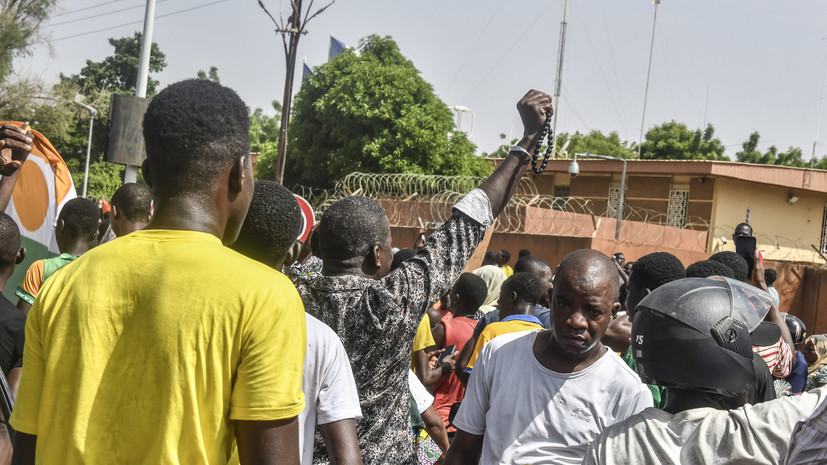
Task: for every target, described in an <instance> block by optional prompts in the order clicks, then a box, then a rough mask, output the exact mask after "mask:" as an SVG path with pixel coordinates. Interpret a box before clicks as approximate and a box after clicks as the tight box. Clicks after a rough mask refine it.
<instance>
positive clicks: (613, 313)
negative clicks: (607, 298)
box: [612, 302, 621, 319]
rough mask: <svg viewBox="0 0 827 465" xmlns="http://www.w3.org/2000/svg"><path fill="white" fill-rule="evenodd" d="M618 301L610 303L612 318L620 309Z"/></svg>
mask: <svg viewBox="0 0 827 465" xmlns="http://www.w3.org/2000/svg"><path fill="white" fill-rule="evenodd" d="M620 307H621V305H620V302H615V303H613V304H612V319H614V317H616V316H617V312H618V311H620Z"/></svg>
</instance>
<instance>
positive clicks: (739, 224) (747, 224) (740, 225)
mask: <svg viewBox="0 0 827 465" xmlns="http://www.w3.org/2000/svg"><path fill="white" fill-rule="evenodd" d="M741 228H747V229H749V235H750V236H752V234H753V230H752V226H750V224H749V223H738V226H735V232H738V230H739V229H741Z"/></svg>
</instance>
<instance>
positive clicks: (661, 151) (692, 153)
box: [640, 120, 729, 160]
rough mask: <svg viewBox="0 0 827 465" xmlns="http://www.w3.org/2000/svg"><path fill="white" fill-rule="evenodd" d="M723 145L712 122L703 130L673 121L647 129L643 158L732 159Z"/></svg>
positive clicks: (642, 150) (642, 152) (641, 156)
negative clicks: (690, 128) (725, 151)
mask: <svg viewBox="0 0 827 465" xmlns="http://www.w3.org/2000/svg"><path fill="white" fill-rule="evenodd" d="M724 150H725V147H724V144H723V143H722V142H721V140H720V139H718V138H716V137H715V128H714V127H713V126H712V125H711V124H709V125H707V127H706V129H705V130H703V131H701V130H700V129H696V130H695V131H691V130H689V129H688V128H687V127H686V125H685V124H683V123H678V122H675V121H674V120H673V121H670V122H668V123H663V124H661V125H659V126H655V127H653V128H652V129H650V130H649V131H647V132H646V140H645V141H644V142H643V146H642V147H641V154H640V158H642V159H645V160H729V158H728V157H727V156H725V155H724Z"/></svg>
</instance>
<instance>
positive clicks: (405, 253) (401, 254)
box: [391, 249, 416, 271]
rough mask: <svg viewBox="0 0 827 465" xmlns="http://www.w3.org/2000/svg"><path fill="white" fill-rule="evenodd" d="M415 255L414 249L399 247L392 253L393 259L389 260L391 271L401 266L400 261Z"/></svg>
mask: <svg viewBox="0 0 827 465" xmlns="http://www.w3.org/2000/svg"><path fill="white" fill-rule="evenodd" d="M414 255H416V250H414V249H399V250H397V251H396V253H395V254H393V261H392V262H391V271H393V270H395V269H397V268H399V267H400V266H402V262H404V261H405V260H407V259H409V258H411V257H413V256H414Z"/></svg>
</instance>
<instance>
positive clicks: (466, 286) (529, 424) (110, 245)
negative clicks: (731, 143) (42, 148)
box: [0, 80, 827, 465]
mask: <svg viewBox="0 0 827 465" xmlns="http://www.w3.org/2000/svg"><path fill="white" fill-rule="evenodd" d="M517 109H518V111H519V114H520V117H521V120H522V123H523V127H524V134H523V137H522V139H521V140H520V141H519V142H518V143H517V145H515V146H514V147H512V148H511V150H510V151H509V153H508V155H507V157H506V158H505V159H504V160H503V162H502V163H501V164H500V165H499V166H498V167H497V168H496V170H495V171H494V173H493V174H492V175H491V176H490V177H488V178H487V179H486V180H484V181H483V182H482V183H481V184H480V186H479V187H478V188H476V189H473V190H472V191H471V192H469V193H468V194H467V195H466V196H465V197H464V198H463V199H461V200H460V201H459V202H458V203H457V204H456V205H454V207H453V213H452V216H451V217H450V219H448V220H447V221H446V222H445V223H443V224H442V225H441V226H440V227H438V228H437V229H436V230H435V231H434V232H433V233H432V234H430V235H429V236H427V237H425V236H424V234H422V235H421V237H417V241H416V243H415V244H413V248H410V249H407V248H403V249H396V248H395V247H394V245H395V243H394V239H393V237H392V235H391V228H390V224H389V222H388V218H387V216H386V214H385V212H384V210H383V209H382V207H381V206H380V205H379V204H378V203H376V202H375V201H373V200H371V199H368V198H366V197H361V196H350V197H345V198H343V199H340V200H338V201H336V202H335V203H333V204H332V205H330V206H329V207H328V208H327V209H326V210H325V211H324V213H323V215H322V216H321V220H320V222H319V224H318V226H317V227H316V228H315V229H314V231H313V232H312V234H311V235H310V236H309V237H308V238H307V240H306V241H301V240H300V239H297V238H299V237H300V234H301V231H302V227H303V224H302V221H303V220H302V213H301V209H300V208H299V205H298V203H297V201H296V199H295V198H294V196H293V195H292V194H291V193H290V191H289V190H287V189H286V188H284V187H283V186H281V185H280V184H277V183H275V182H272V181H256V182H254V181H253V173H252V166H251V161H250V156H249V148H250V143H249V119H248V114H247V109H246V106H245V105H244V103H243V102H242V101H241V99H240V98H239V97H238V95H237V94H236V93H235V92H234V91H232V90H231V89H228V88H226V87H223V86H221V85H220V84H218V83H214V82H210V81H205V80H189V81H182V82H179V83H176V84H173V85H171V86H169V87H167V88H166V89H164V90H163V91H162V92H160V93H159V94H158V95H157V96H156V97H155V98H154V99H153V100H152V102H151V103H150V105H149V107H148V109H147V112H146V115H145V117H144V123H143V131H144V138H145V141H146V149H147V158H146V160H145V162H144V164H143V167H142V172H143V178H144V180H145V181H146V183H147V185H148V186H144V185H143V184H125V185H124V186H122V187H121V188H120V189H119V190H118V191H117V192H116V193H115V195H114V196H113V197H112V199H111V205H112V209H111V213H110V214H109V216H108V217H107V218H106V220H107V221H108V224H106V223H101V214H100V210H99V208H98V206H97V205H96V204H94V203H93V202H91V201H89V200H86V199H82V198H77V199H73V200H71V201H69V202H67V203H66V204H65V205H64V206H63V208H62V210H61V212H60V215H59V217H58V219H57V221H56V222H55V236H56V238H57V244H58V247H59V249H60V252H61V254H60V255H59V256H57V257H54V258H48V259H45V260H39V261H36V262H35V263H34V264H33V265H31V266H30V267H29V269H28V270H27V272H26V276H25V279H24V280H23V282H22V283H21V285H20V286H19V288H17V289H16V292H15V295H16V296H17V298H18V301H17V302H16V305H15V304H14V303H12V302H9V301H8V300H7V299H5V298H0V328H2V331H0V368H2V370H3V374H4V375H5V377H6V379H7V381H8V384H9V387H10V391H11V393H12V394H13V396H14V397H15V399H16V402H15V405H14V409H13V411H12V414H11V418H10V419H9V420H8V423H9V424H10V426H11V428H13V430H14V444H13V458H12V461H13V462H12V463H15V464H34V463H44V464H53V463H62V464H74V463H78V464H81V463H83V464H86V463H89V464H94V463H106V464H109V463H182V464H195V463H210V464H219V463H220V464H225V463H242V464H253V463H255V464H276V463H290V464H299V463H301V464H313V463H330V464H349V465H353V464H362V463H364V464H377V465H378V464H393V465H397V464H417V465H418V464H427V465H431V464H434V463H444V464H448V465H459V464H468V465H475V464H484V465H489V464H544V463H545V464H581V463H584V464H644V463H659V464H660V463H662V464H686V463H709V464H720V463H759V464H764V463H767V464H781V463H788V464H815V463H827V447H825V446H827V414H825V409H826V408H827V399H825V397H827V389H826V388H823V387H822V386H824V385H825V384H827V336H824V335H815V336H810V337H807V336H806V328H805V327H804V324H803V323H802V322H801V320H800V319H798V318H796V317H795V316H792V315H785V314H783V313H781V312H780V311H779V305H780V302H779V296H778V293H777V292H773V291H774V288H773V287H772V284H773V282H774V281H775V279H777V275H776V274H775V273H774V271H773V270H770V269H767V270H765V269H764V266H763V262H762V258H761V256H760V253H759V252H756V253H755V255H754V256H752V257H747V258H751V259H752V260H746V259H745V258H744V257H742V256H741V255H739V254H737V253H735V252H719V253H716V254H714V255H712V256H711V257H709V259H708V260H704V261H700V262H697V263H693V264H691V265H690V266H688V267H684V265H683V263H681V261H680V260H678V259H677V258H676V257H675V256H674V255H672V254H670V253H667V252H655V253H651V254H648V255H644V256H641V257H638V258H637V259H636V260H635V261H634V262H631V261H629V262H627V261H626V257H625V255H624V254H623V253H615V254H613V255H612V256H611V257H609V256H606V255H604V254H602V253H601V252H599V251H596V250H575V251H572V252H571V253H569V254H568V255H566V256H565V258H563V259H562V260H561V261H560V262H559V263H548V262H547V261H545V260H544V259H543V258H541V257H540V256H537V255H533V254H532V253H531V252H530V251H529V250H521V251H520V252H519V255H518V257H517V259H516V260H514V261H513V262H512V259H511V254H510V253H509V252H508V251H507V250H500V251H494V250H491V251H488V252H487V253H486V254H485V258H484V260H483V262H482V265H481V266H479V267H478V268H476V269H473V270H468V268H469V267H468V262H469V260H470V259H471V257H472V255H473V254H474V252H475V250H476V248H477V246H478V244H480V242H481V241H482V240H483V237H484V236H485V233H486V230H487V229H488V228H490V227H491V225H492V223H493V221H494V219H495V218H496V217H497V215H498V214H499V213H500V212H501V211H502V210H503V208H504V207H505V206H506V204H507V203H508V201H509V199H510V197H511V196H512V194H513V193H514V190H515V188H516V185H517V184H518V181H519V179H520V177H521V176H522V175H523V174H524V172H525V171H526V168H527V167H528V165H529V164H530V163H531V159H532V155H531V154H532V153H534V151H535V149H536V148H537V146H538V144H539V143H540V140H539V138H540V134H541V132H542V128H543V125H544V123H545V120H546V118H547V117H548V115H550V114H551V110H552V108H551V97H550V96H549V95H547V94H545V93H542V92H538V91H534V90H532V91H529V92H528V93H527V94H526V95H525V96H524V97H523V98H522V99H521V100H520V101H519V103H518V104H517ZM32 143H33V134H32V132H31V131H30V130H29V129H28V127H27V126H26V125H23V126H19V125H17V124H10V123H9V124H5V125H3V126H2V129H0V154H1V155H2V157H0V173H2V176H3V177H2V178H0V206H5V205H7V204H8V201H9V196H10V195H11V192H12V190H13V187H14V183H15V182H16V180H17V176H18V175H19V171H20V167H21V165H22V164H23V163H24V162H25V160H26V157H27V156H28V153H29V151H30V150H31V149H32ZM752 234H753V231H752V228H751V226H750V225H749V224H746V223H744V224H740V225H738V227H737V228H736V230H735V234H734V236H740V235H752ZM24 257H25V249H22V248H21V239H20V231H19V229H18V226H17V225H16V223H15V222H14V221H13V220H12V218H11V217H9V216H8V215H6V214H4V213H0V289H3V288H4V287H5V284H6V282H7V281H8V279H9V277H10V276H11V274H12V272H13V270H14V268H15V266H16V265H18V264H20V263H21V262H22V261H23V259H24ZM750 262H751V263H750ZM512 265H513V266H512Z"/></svg>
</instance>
